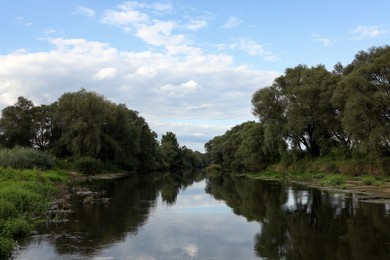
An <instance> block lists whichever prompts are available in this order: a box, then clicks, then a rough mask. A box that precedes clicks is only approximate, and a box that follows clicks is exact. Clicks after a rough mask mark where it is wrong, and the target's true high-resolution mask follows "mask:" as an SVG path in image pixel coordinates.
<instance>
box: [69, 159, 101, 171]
mask: <svg viewBox="0 0 390 260" xmlns="http://www.w3.org/2000/svg"><path fill="white" fill-rule="evenodd" d="M75 167H76V169H77V171H79V172H80V173H83V174H97V173H101V172H102V168H103V164H102V162H101V161H100V160H98V159H95V158H92V157H81V158H79V159H77V160H76V162H75Z"/></svg>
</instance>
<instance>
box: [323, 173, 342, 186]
mask: <svg viewBox="0 0 390 260" xmlns="http://www.w3.org/2000/svg"><path fill="white" fill-rule="evenodd" d="M345 182H346V178H345V177H344V176H341V175H329V176H327V177H325V179H324V181H323V183H324V184H329V185H335V186H337V185H342V184H344V183H345Z"/></svg>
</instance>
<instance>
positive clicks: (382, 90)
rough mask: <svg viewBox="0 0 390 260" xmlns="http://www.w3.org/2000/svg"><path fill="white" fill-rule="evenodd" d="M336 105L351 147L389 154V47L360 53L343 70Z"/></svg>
mask: <svg viewBox="0 0 390 260" xmlns="http://www.w3.org/2000/svg"><path fill="white" fill-rule="evenodd" d="M342 72H343V79H342V81H341V82H340V84H339V85H338V87H337V89H336V91H335V94H334V97H333V102H334V104H335V105H336V106H337V107H338V108H339V110H340V115H339V116H340V118H341V121H342V124H343V127H344V130H345V132H346V133H347V134H348V135H349V136H350V138H351V140H352V148H353V149H356V150H357V151H359V152H360V153H362V154H365V155H370V156H378V155H389V154H390V46H385V47H377V48H371V49H369V50H368V51H367V52H366V51H361V52H359V53H358V54H357V55H356V56H355V59H354V60H353V61H352V63H351V64H350V65H348V66H346V67H345V68H344V69H343V70H342Z"/></svg>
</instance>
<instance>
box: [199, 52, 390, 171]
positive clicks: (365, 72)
mask: <svg viewBox="0 0 390 260" xmlns="http://www.w3.org/2000/svg"><path fill="white" fill-rule="evenodd" d="M252 105H253V114H254V115H255V116H256V117H257V118H258V119H259V121H260V122H259V123H256V124H255V123H253V122H252V123H250V122H247V123H243V124H240V125H237V126H234V127H233V128H231V129H230V130H229V131H227V132H226V133H225V134H224V135H221V136H217V137H214V138H213V139H212V140H210V141H209V142H208V143H206V144H205V149H206V151H207V155H208V157H209V158H210V163H215V164H220V165H222V167H223V168H224V169H226V170H228V171H234V172H252V171H261V170H263V169H264V168H266V167H267V166H268V165H270V164H272V163H275V162H279V165H282V166H283V167H287V168H293V169H290V170H292V171H294V172H298V171H307V170H308V168H309V167H312V168H313V169H312V170H314V171H320V172H332V173H345V174H347V175H352V176H356V175H362V174H370V175H378V174H382V175H386V174H387V175H388V174H389V169H390V166H389V165H390V164H389V163H386V162H387V160H388V159H387V158H389V156H390V46H384V47H377V48H371V49H369V50H368V51H367V52H365V51H361V52H359V53H358V54H357V55H356V56H355V59H354V60H353V61H352V63H351V64H349V65H347V66H346V67H343V66H342V65H341V64H340V63H337V64H336V65H335V67H334V70H333V71H332V72H330V71H328V70H327V69H326V68H325V66H323V65H318V66H315V67H307V66H306V65H298V66H296V67H294V68H287V69H286V70H285V73H284V75H282V76H280V77H278V78H276V79H275V80H274V82H273V84H272V85H271V86H268V87H263V88H261V89H259V90H258V91H256V92H255V93H254V94H253V97H252ZM330 157H332V158H333V160H334V159H335V158H336V159H337V160H338V161H339V162H338V165H336V164H335V162H331V161H330V162H328V163H327V165H326V167H325V168H327V169H324V167H322V168H318V167H317V166H318V165H315V164H313V161H311V159H315V158H330ZM363 161H364V162H363ZM345 162H346V163H345ZM377 162H382V163H383V165H379V164H378V163H377ZM368 165H369V166H368ZM323 166H324V165H323ZM316 167H317V168H316Z"/></svg>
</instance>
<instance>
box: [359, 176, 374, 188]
mask: <svg viewBox="0 0 390 260" xmlns="http://www.w3.org/2000/svg"><path fill="white" fill-rule="evenodd" d="M361 182H362V183H363V184H364V185H368V186H370V185H374V184H375V183H376V180H375V178H374V177H372V176H364V177H362V178H361Z"/></svg>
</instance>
